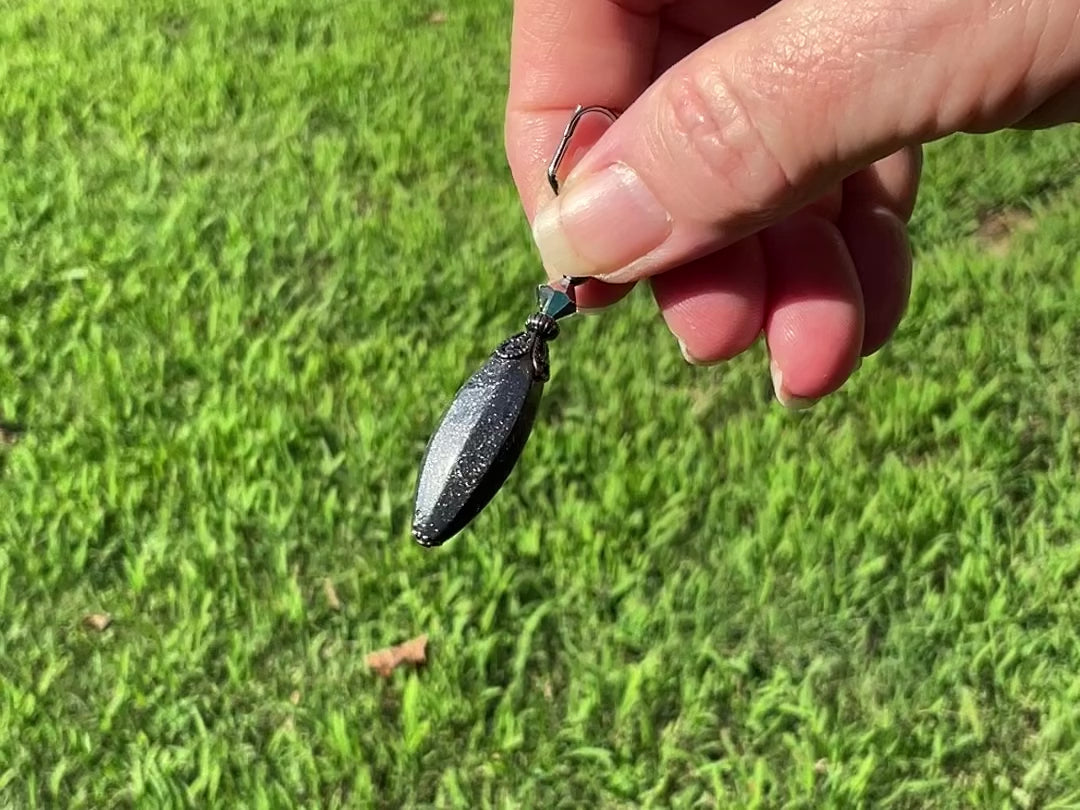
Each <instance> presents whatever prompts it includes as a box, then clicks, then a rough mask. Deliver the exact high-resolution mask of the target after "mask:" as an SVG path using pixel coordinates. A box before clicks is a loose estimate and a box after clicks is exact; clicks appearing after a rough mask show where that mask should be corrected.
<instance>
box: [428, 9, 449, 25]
mask: <svg viewBox="0 0 1080 810" xmlns="http://www.w3.org/2000/svg"><path fill="white" fill-rule="evenodd" d="M446 19H447V17H446V12H445V11H433V12H431V16H430V17H428V18H427V21H428V22H429V23H431V24H432V25H442V24H443V23H444V22H446Z"/></svg>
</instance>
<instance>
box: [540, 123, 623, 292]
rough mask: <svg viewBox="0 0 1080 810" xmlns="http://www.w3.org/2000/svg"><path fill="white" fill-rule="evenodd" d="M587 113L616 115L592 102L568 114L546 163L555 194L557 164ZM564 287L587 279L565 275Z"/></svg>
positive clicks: (569, 287)
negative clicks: (560, 135) (555, 145)
mask: <svg viewBox="0 0 1080 810" xmlns="http://www.w3.org/2000/svg"><path fill="white" fill-rule="evenodd" d="M589 113H600V114H601V115H605V116H607V118H608V120H609V121H615V119H616V118H618V115H617V114H616V113H614V112H613V111H611V110H609V109H608V108H607V107H601V106H600V105H598V104H594V105H592V106H590V107H583V106H581V105H580V104H578V105H577V107H576V108H575V109H574V114H573V115H572V116H570V121H569V122H568V123H567V124H566V129H564V130H563V134H562V139H561V140H560V141H559V147H558V149H556V150H555V156H554V157H553V158H552V159H551V163H550V164H549V165H548V170H547V179H548V184H549V185H550V186H551V190H552V191H554V192H555V195H556V196H558V194H559V177H558V171H559V165H560V164H561V163H562V161H563V158H564V157H566V150H567V149H568V148H569V147H570V139H571V138H573V137H574V130H575V129H577V125H578V123H579V122H580V121H581V119H582V118H584V117H585V116H586V115H588V114H589ZM565 281H566V288H567V290H568V291H569V290H573V288H574V287H576V286H578V285H579V284H584V283H585V282H586V281H588V279H587V278H575V277H572V276H566V277H565Z"/></svg>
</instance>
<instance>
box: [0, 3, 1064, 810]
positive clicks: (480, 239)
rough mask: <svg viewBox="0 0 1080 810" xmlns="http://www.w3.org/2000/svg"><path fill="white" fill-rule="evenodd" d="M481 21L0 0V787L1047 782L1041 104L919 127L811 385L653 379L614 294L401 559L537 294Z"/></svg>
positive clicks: (974, 795)
mask: <svg viewBox="0 0 1080 810" xmlns="http://www.w3.org/2000/svg"><path fill="white" fill-rule="evenodd" d="M509 5H510V4H509V3H506V2H496V0H475V2H470V3H447V4H446V5H445V7H442V6H439V5H437V4H435V3H433V2H429V0H421V2H418V3H410V4H406V3H394V2H384V3H378V2H374V0H348V1H347V2H332V1H331V0H320V1H319V2H306V3H296V2H286V0H272V1H271V0H265V2H261V3H256V2H254V1H253V0H229V2H223V0H198V2H190V3H184V4H179V3H167V2H165V0H143V2H139V3H131V2H122V1H121V0H94V1H93V2H91V0H67V1H66V2H62V3H61V2H56V0H32V1H31V2H25V3H18V4H16V3H5V4H3V11H2V13H0V88H2V90H0V158H2V159H0V257H2V269H0V375H2V376H0V420H4V421H6V422H9V423H19V424H22V425H24V426H25V427H26V429H27V430H26V433H25V434H24V435H23V437H22V440H21V441H19V442H18V443H16V444H14V445H11V446H4V447H0V805H2V806H4V807H11V808H23V807H28V808H29V807H59V806H62V807H67V808H108V807H133V806H138V807H198V808H209V807H222V808H237V807H288V806H297V807H301V806H302V807H312V808H314V807H324V808H334V807H377V808H398V807H436V806H438V807H451V806H453V807H468V808H485V807H500V808H502V807H536V808H558V807H592V808H612V807H630V806H655V807H676V808H691V807H693V808H703V807H714V806H715V807H738V808H754V807H791V808H811V807H813V808H820V807H835V808H857V807H867V808H870V807H873V808H915V807H927V806H934V807H939V808H953V807H956V808H959V807H976V806H977V807H996V808H999V807H1021V808H1036V807H1037V808H1053V807H1057V808H1062V807H1074V806H1077V805H1080V776H1078V774H1080V677H1078V674H1077V673H1078V672H1080V635H1078V633H1080V631H1078V628H1080V592H1078V590H1077V587H1078V579H1080V540H1078V535H1077V516H1078V515H1080V486H1078V485H1077V460H1078V456H1080V424H1078V420H1080V417H1078V415H1077V414H1078V411H1080V393H1078V392H1077V384H1076V381H1077V380H1078V379H1080V360H1078V356H1080V295H1078V294H1077V287H1078V285H1080V246H1078V243H1077V240H1076V235H1077V233H1080V202H1078V200H1080V181H1078V180H1077V179H1076V176H1077V171H1076V170H1077V167H1078V163H1080V160H1078V157H1077V156H1078V155H1080V132H1078V130H1077V129H1067V130H1060V131H1057V132H1050V133H1038V134H1033V135H1031V134H1010V135H1002V136H995V137H990V138H970V139H958V140H949V141H946V142H944V143H941V144H937V145H935V146H934V147H933V148H931V149H930V150H929V153H928V159H927V178H926V182H925V185H924V190H923V196H922V200H921V204H920V207H919V211H918V213H917V216H916V219H915V223H914V228H915V240H916V245H917V248H918V256H917V271H916V273H917V277H916V281H915V289H914V294H913V301H912V306H911V309H910V311H909V314H908V317H907V319H906V321H905V323H904V325H903V327H902V329H901V330H900V332H899V334H898V335H897V337H896V339H895V341H894V343H893V344H892V345H891V346H890V347H889V348H888V349H887V350H886V351H884V352H882V353H881V354H880V355H879V356H876V357H874V358H871V359H870V360H868V361H867V362H866V363H865V364H864V366H863V368H862V369H861V371H860V372H859V373H858V375H857V377H856V378H855V379H854V380H853V381H852V383H851V384H850V386H849V387H848V388H847V389H846V390H845V392H844V393H842V394H841V395H839V396H837V397H835V398H833V399H831V400H829V401H827V402H824V403H821V404H820V405H819V406H818V407H817V408H816V409H814V410H812V411H810V412H807V413H803V414H788V413H784V412H782V411H781V409H780V408H779V407H778V406H776V405H775V404H774V403H773V402H772V401H771V398H770V394H769V387H768V370H767V364H766V363H765V359H764V355H763V353H762V352H761V350H760V348H758V349H755V350H754V351H752V352H750V353H749V354H748V355H746V356H744V357H741V358H739V359H737V360H736V361H735V362H733V363H731V364H729V365H727V366H725V367H721V368H716V369H704V370H703V369H694V368H690V367H687V366H686V365H685V364H684V363H683V362H682V360H681V358H680V356H679V353H678V350H677V347H676V345H675V342H674V340H673V339H671V337H670V335H669V334H668V333H667V331H666V328H665V327H664V326H663V324H662V322H661V321H660V319H659V318H658V316H657V314H656V313H655V308H654V307H653V306H652V304H651V302H650V300H649V297H648V295H647V294H644V293H642V294H635V295H634V296H632V297H631V299H629V300H628V301H626V302H624V303H623V304H621V305H619V306H618V307H617V308H616V309H614V310H612V311H610V312H609V313H607V314H606V315H604V316H602V317H598V318H594V319H582V320H581V321H579V322H573V323H572V324H570V325H568V326H567V328H566V329H565V330H564V332H565V334H564V337H562V338H560V340H559V341H558V342H557V343H556V344H555V345H554V346H553V365H554V375H553V379H552V382H551V384H550V387H549V391H548V394H547V400H546V402H545V404H544V409H543V413H542V417H541V420H540V424H539V425H538V428H537V432H536V434H535V435H534V438H533V441H532V442H531V443H530V445H529V447H528V448H527V450H526V453H525V456H524V458H523V460H522V463H521V466H520V467H519V469H518V471H517V472H516V473H515V475H514V476H513V478H512V479H511V481H510V482H509V483H508V485H507V487H506V488H505V490H504V491H503V492H502V493H501V494H500V495H499V497H498V498H497V499H496V501H495V502H494V503H493V504H492V506H491V508H490V509H489V510H488V511H487V512H486V513H485V514H484V515H483V516H482V517H481V518H480V519H479V520H478V521H477V522H476V524H475V525H474V527H473V528H472V529H471V530H470V531H469V532H467V533H466V534H463V535H461V536H460V537H458V538H457V539H455V540H454V541H453V542H452V543H451V544H450V545H448V546H447V547H444V548H443V549H441V550H438V551H435V552H430V551H425V550H423V549H420V548H419V547H417V546H416V545H415V544H414V543H413V542H412V541H411V539H410V537H409V532H408V527H409V518H410V514H411V498H412V487H413V483H414V480H415V478H414V476H415V474H416V469H417V463H418V461H419V457H420V453H421V452H422V449H423V445H424V442H425V441H426V439H427V436H428V435H429V433H430V431H431V430H432V428H433V426H434V424H435V422H436V421H437V419H438V416H439V413H440V411H441V409H442V408H443V407H444V405H445V404H446V402H447V399H448V397H449V396H450V395H451V394H452V392H453V390H454V388H455V387H456V386H457V385H458V384H459V383H460V382H461V381H462V379H463V378H464V377H465V376H466V375H467V374H468V373H469V372H470V371H471V370H472V369H473V368H474V367H475V366H476V364H477V363H479V362H480V361H481V360H482V359H483V358H484V357H485V356H486V354H487V352H488V351H489V350H490V349H491V348H492V347H493V346H494V345H495V343H496V342H497V341H498V340H500V339H501V338H502V337H504V336H505V335H506V334H507V333H508V332H510V331H511V330H513V329H515V328H517V327H518V326H519V325H520V323H521V322H522V320H523V318H524V317H525V315H526V314H527V313H528V311H529V308H530V306H531V305H532V293H531V290H532V288H533V285H534V284H536V283H537V282H538V280H539V278H540V276H539V271H538V267H537V261H536V257H535V255H534V254H533V252H532V250H531V242H530V240H529V238H528V232H527V228H526V226H525V223H524V221H523V218H522V216H521V214H520V210H519V208H518V203H517V200H516V196H515V193H514V190H513V188H512V185H511V182H510V177H509V172H508V170H507V169H506V166H505V158H504V154H503V150H502V104H503V98H504V93H505V81H506V59H507V50H508V46H507V38H508V37H507V34H508V26H509V15H510V12H509ZM440 9H441V10H445V11H446V12H447V14H448V19H447V21H446V22H445V23H444V24H439V25H433V24H431V23H429V22H428V16H429V15H430V13H431V12H432V11H435V10H440ZM583 101H584V102H587V101H588V99H583ZM1017 206H1019V207H1021V208H1023V209H1025V210H1027V211H1030V212H1031V214H1032V215H1033V219H1032V223H1033V228H1031V229H1029V230H1020V231H1018V232H1017V233H1016V234H1014V235H1013V236H1012V238H1011V239H1010V241H1009V242H1008V244H1007V245H1005V246H999V248H998V249H996V250H992V251H991V250H987V249H986V247H985V245H984V244H983V243H982V242H980V241H979V240H977V239H976V238H974V232H975V229H976V227H977V225H978V222H979V218H980V217H981V216H985V215H986V214H987V212H993V211H997V210H1000V209H1003V208H1013V207H1017ZM326 578H330V579H331V580H332V581H333V583H334V585H335V587H336V590H337V593H338V594H339V596H340V599H341V603H342V604H341V606H340V609H339V610H335V609H333V607H332V606H331V605H330V604H329V602H328V600H327V598H326V596H325V594H324V591H323V584H322V583H323V581H324V579H326ZM93 612H107V613H109V614H110V615H111V616H112V617H113V619H114V622H113V624H112V626H110V627H109V628H108V629H107V630H105V631H104V632H94V631H91V630H87V629H85V628H84V627H83V626H82V625H81V618H82V617H83V616H84V615H85V614H87V613H93ZM420 633H427V634H428V635H429V638H430V647H429V664H428V666H427V667H426V668H424V669H421V670H402V671H398V672H397V673H395V674H394V675H392V676H391V677H390V678H388V679H386V680H383V679H380V678H378V677H377V676H375V675H373V674H372V673H371V672H370V671H369V670H368V669H367V668H366V667H365V664H364V656H365V655H366V654H367V653H368V652H370V651H373V650H375V649H378V648H380V647H383V646H386V645H389V644H394V643H397V642H399V641H402V640H404V639H407V638H410V637H412V636H415V635H418V634H420Z"/></svg>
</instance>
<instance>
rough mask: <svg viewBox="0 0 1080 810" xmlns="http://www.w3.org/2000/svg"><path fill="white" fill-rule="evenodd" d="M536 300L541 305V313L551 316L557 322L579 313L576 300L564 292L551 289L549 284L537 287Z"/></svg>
mask: <svg viewBox="0 0 1080 810" xmlns="http://www.w3.org/2000/svg"><path fill="white" fill-rule="evenodd" d="M536 300H537V303H538V304H539V305H540V312H542V313H543V314H544V315H549V316H550V317H552V318H554V319H555V320H557V321H558V320H562V319H563V318H568V317H570V316H571V315H573V314H574V313H575V312H577V305H576V304H574V299H572V298H571V297H570V296H569V295H567V294H566V293H565V292H563V291H562V290H557V289H555V288H554V287H549V286H548V285H547V284H542V285H540V286H539V287H537V289H536Z"/></svg>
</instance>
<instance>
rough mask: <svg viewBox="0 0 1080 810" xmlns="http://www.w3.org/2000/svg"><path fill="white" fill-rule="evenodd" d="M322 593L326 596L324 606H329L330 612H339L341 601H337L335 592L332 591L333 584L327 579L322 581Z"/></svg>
mask: <svg viewBox="0 0 1080 810" xmlns="http://www.w3.org/2000/svg"><path fill="white" fill-rule="evenodd" d="M322 587H323V593H324V594H326V604H328V605H329V606H330V609H331V610H341V600H340V599H338V595H337V590H335V589H334V582H333V580H331V579H330V577H327V578H326V579H324V580H323V584H322Z"/></svg>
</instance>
